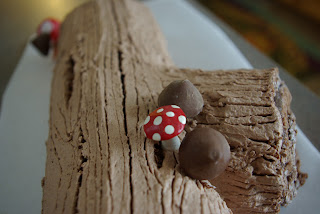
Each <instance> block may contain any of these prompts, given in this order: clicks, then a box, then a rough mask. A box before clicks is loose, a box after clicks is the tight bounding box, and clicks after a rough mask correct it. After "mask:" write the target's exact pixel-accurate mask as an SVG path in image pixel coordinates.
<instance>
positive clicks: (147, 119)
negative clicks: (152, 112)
mask: <svg viewBox="0 0 320 214" xmlns="http://www.w3.org/2000/svg"><path fill="white" fill-rule="evenodd" d="M149 121H150V116H148V117H147V118H146V119H145V121H144V123H143V124H144V125H146V124H147V123H149Z"/></svg>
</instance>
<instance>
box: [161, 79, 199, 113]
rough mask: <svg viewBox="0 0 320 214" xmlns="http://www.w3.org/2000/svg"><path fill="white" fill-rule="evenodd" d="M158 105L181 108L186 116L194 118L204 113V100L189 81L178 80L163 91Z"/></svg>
mask: <svg viewBox="0 0 320 214" xmlns="http://www.w3.org/2000/svg"><path fill="white" fill-rule="evenodd" d="M158 105H159V106H166V105H177V106H180V108H181V109H182V110H183V112H184V113H185V114H186V116H187V117H188V118H192V117H195V116H197V115H198V114H199V113H200V112H201V111H202V108H203V98H202V95H201V94H200V92H199V91H198V89H197V88H196V87H195V86H194V85H193V84H192V83H191V82H190V81H189V80H177V81H174V82H172V83H170V84H169V85H168V86H167V87H166V88H165V89H163V91H162V92H161V94H160V95H159V98H158Z"/></svg>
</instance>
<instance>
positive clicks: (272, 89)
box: [42, 0, 305, 214]
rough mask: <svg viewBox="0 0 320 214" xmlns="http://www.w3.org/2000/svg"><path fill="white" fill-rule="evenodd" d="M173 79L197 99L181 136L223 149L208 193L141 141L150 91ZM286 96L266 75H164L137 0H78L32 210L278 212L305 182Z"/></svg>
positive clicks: (270, 73) (167, 65) (164, 58)
mask: <svg viewBox="0 0 320 214" xmlns="http://www.w3.org/2000/svg"><path fill="white" fill-rule="evenodd" d="M178 79H189V80H190V81H191V82H192V83H194V85H195V86H196V87H197V88H198V89H199V91H200V92H201V94H202V96H203V98H204V102H205V105H204V108H203V111H202V113H200V115H198V116H197V117H195V118H194V119H190V120H189V121H188V124H187V126H186V129H185V130H186V131H185V132H188V131H191V130H193V129H194V128H196V127H197V126H207V127H213V128H215V129H217V130H219V131H220V132H221V133H222V134H223V135H225V137H226V138H227V140H228V142H229V144H230V148H231V155H232V158H231V161H230V164H229V166H228V168H227V170H226V171H225V172H224V173H223V174H222V175H221V176H219V177H218V178H216V179H214V180H213V181H211V182H212V184H213V185H214V186H215V187H216V188H213V186H212V185H211V184H210V183H208V182H205V181H198V180H194V179H191V178H189V177H188V176H186V175H185V174H184V172H183V171H182V170H181V169H180V167H179V163H178V159H179V158H178V155H179V154H178V153H174V152H169V151H164V150H162V149H161V145H160V144H159V142H153V141H151V140H148V139H146V138H145V137H144V135H143V131H142V129H143V128H142V125H143V121H144V119H145V117H146V116H147V115H148V113H150V112H152V111H153V110H154V109H155V108H156V107H157V99H158V95H159V94H160V92H161V91H162V90H163V88H164V87H165V86H167V85H168V84H169V83H170V82H172V81H174V80H178ZM290 99H291V98H290V93H289V92H288V90H287V88H286V87H285V85H284V84H283V83H282V82H281V81H280V79H279V77H278V72H277V70H276V69H269V70H234V71H210V72H205V71H201V70H190V69H179V68H175V66H174V64H173V63H172V60H171V59H170V57H169V54H168V52H167V49H166V42H165V39H164V37H163V35H162V34H161V32H160V30H159V27H158V26H157V24H156V22H155V21H154V19H153V17H152V15H151V13H150V12H149V11H148V9H147V8H145V7H144V6H143V5H142V4H141V3H138V2H135V1H132V0H97V1H90V2H88V3H86V4H84V5H82V6H80V7H78V8H77V9H75V10H74V11H73V12H71V13H70V14H69V15H68V16H67V17H66V19H65V21H64V23H63V24H62V28H61V35H60V38H59V45H58V58H57V62H56V66H55V69H54V76H53V80H52V90H51V105H50V121H49V128H50V130H49V137H48V140H47V142H46V148H47V160H46V170H45V177H44V178H43V182H42V186H43V200H42V213H44V214H47V213H232V211H233V212H234V213H250V212H251V213H262V212H270V213H271V212H272V213H275V212H278V211H279V207H280V205H285V204H287V203H288V202H290V201H291V200H292V197H294V195H295V194H296V189H297V188H298V187H299V185H301V184H303V181H304V178H305V175H304V174H302V173H300V172H299V160H298V158H297V155H296V151H295V135H296V131H295V128H294V126H295V122H294V121H295V119H294V116H293V114H292V112H291V110H290V107H289V105H290ZM181 137H183V135H181ZM228 207H229V208H228ZM230 208H231V209H230ZM231 210H232V211H231Z"/></svg>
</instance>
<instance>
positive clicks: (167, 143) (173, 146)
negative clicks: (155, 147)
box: [162, 136, 181, 151]
mask: <svg viewBox="0 0 320 214" xmlns="http://www.w3.org/2000/svg"><path fill="white" fill-rule="evenodd" d="M180 144H181V143H180V139H179V137H178V136H175V137H174V138H171V139H169V140H163V141H162V148H163V149H165V150H169V151H177V150H179V147H180Z"/></svg>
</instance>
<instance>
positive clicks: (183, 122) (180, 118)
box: [178, 115, 187, 124]
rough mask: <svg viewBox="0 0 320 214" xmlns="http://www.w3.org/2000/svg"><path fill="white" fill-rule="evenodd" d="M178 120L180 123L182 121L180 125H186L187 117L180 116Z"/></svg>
mask: <svg viewBox="0 0 320 214" xmlns="http://www.w3.org/2000/svg"><path fill="white" fill-rule="evenodd" d="M178 120H179V121H180V123H182V124H186V122H187V119H186V117H185V116H183V115H181V116H179V117H178Z"/></svg>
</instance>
